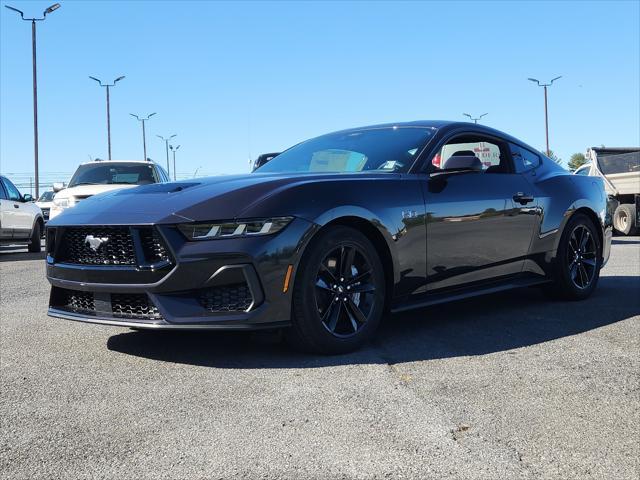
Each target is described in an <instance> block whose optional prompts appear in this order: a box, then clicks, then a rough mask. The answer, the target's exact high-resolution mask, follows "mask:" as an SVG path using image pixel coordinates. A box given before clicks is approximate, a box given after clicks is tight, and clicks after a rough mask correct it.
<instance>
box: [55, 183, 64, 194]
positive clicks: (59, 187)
mask: <svg viewBox="0 0 640 480" xmlns="http://www.w3.org/2000/svg"><path fill="white" fill-rule="evenodd" d="M60 190H64V183H62V182H56V183H54V184H53V191H54V192H56V193H58V192H59V191H60Z"/></svg>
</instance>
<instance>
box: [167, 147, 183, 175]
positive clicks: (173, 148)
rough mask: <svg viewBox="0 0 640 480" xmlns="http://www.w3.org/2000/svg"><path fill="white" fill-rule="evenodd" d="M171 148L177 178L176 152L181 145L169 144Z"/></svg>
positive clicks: (174, 172) (174, 173)
mask: <svg viewBox="0 0 640 480" xmlns="http://www.w3.org/2000/svg"><path fill="white" fill-rule="evenodd" d="M169 148H170V149H171V151H172V152H173V180H174V181H175V180H176V152H177V151H178V149H179V148H180V145H178V146H177V147H174V146H173V145H169Z"/></svg>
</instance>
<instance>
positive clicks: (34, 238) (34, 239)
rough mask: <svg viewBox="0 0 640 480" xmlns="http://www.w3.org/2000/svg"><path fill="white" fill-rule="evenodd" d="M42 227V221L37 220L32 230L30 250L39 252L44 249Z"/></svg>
mask: <svg viewBox="0 0 640 480" xmlns="http://www.w3.org/2000/svg"><path fill="white" fill-rule="evenodd" d="M41 232H42V227H41V226H40V222H36V224H35V225H34V226H33V231H32V232H31V241H30V242H29V247H28V248H29V251H30V252H32V253H38V252H40V251H41V250H42V233H41Z"/></svg>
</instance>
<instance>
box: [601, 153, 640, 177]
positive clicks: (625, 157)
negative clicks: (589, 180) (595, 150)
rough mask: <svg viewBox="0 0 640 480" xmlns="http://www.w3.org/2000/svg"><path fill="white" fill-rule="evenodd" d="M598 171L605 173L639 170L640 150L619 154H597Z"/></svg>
mask: <svg viewBox="0 0 640 480" xmlns="http://www.w3.org/2000/svg"><path fill="white" fill-rule="evenodd" d="M598 165H599V166H600V171H601V172H602V173H604V174H605V175H611V174H614V173H629V172H636V173H638V172H640V150H638V151H637V152H630V153H622V154H620V155H602V156H600V155H598Z"/></svg>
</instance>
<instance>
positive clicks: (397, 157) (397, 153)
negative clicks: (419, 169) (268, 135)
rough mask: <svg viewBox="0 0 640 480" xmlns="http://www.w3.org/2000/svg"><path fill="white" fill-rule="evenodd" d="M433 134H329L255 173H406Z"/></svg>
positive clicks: (387, 130)
mask: <svg viewBox="0 0 640 480" xmlns="http://www.w3.org/2000/svg"><path fill="white" fill-rule="evenodd" d="M434 132H435V129H434V128H427V127H382V128H371V129H363V130H349V131H347V132H338V133H330V134H328V135H323V136H321V137H317V138H314V139H311V140H307V141H306V142H302V143H300V144H298V145H296V146H295V147H292V148H290V149H289V150H287V151H285V152H283V153H281V154H280V155H278V156H277V157H275V158H274V159H273V160H271V161H270V162H269V163H266V164H265V165H263V166H262V167H260V168H258V169H257V170H256V172H258V173H266V172H274V173H281V172H303V173H327V172H331V173H352V172H372V171H375V172H406V171H407V170H408V169H409V167H411V164H412V163H413V161H414V160H415V158H416V155H417V154H418V153H419V152H420V150H421V149H422V147H423V146H424V145H425V144H426V143H427V141H428V140H429V139H430V138H431V136H432V135H433V133H434Z"/></svg>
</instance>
